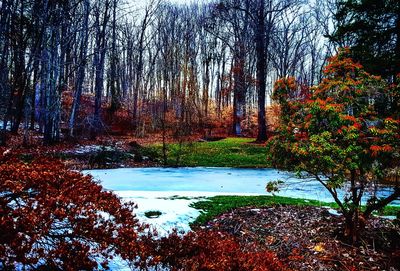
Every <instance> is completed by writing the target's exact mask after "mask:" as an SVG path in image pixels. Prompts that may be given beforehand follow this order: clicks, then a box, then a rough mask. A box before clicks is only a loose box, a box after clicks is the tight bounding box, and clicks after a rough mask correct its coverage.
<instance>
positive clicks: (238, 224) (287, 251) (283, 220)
mask: <svg viewBox="0 0 400 271" xmlns="http://www.w3.org/2000/svg"><path fill="white" fill-rule="evenodd" d="M396 223H397V224H396ZM341 225H343V220H342V218H341V217H340V216H337V215H333V214H331V213H330V212H328V211H327V209H326V208H319V207H313V206H272V207H263V208H252V207H243V208H238V209H234V210H232V211H230V212H227V213H224V214H222V215H220V216H218V217H216V218H214V219H212V220H211V221H209V222H208V223H206V224H205V225H204V226H202V227H203V228H212V229H214V230H215V229H217V230H220V231H226V232H229V233H231V234H233V235H235V236H236V237H238V238H239V240H240V241H241V242H242V243H249V242H257V243H258V245H259V246H260V247H262V248H268V249H270V250H272V251H274V252H275V253H277V255H278V257H279V258H280V259H282V260H283V261H284V262H285V263H286V264H287V265H288V266H289V267H290V268H291V269H292V270H310V271H311V270H321V271H325V270H326V271H328V270H337V271H339V270H340V271H343V270H392V271H394V270H400V225H399V223H398V221H397V222H394V221H390V220H387V219H380V218H374V219H372V220H371V221H369V223H368V224H367V226H366V230H365V232H364V234H363V239H362V240H363V242H362V243H361V244H360V245H359V246H349V245H347V244H345V243H344V242H342V241H341V240H340V238H339V236H340V231H338V228H340V226H341Z"/></svg>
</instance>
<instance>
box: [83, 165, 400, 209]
mask: <svg viewBox="0 0 400 271" xmlns="http://www.w3.org/2000/svg"><path fill="white" fill-rule="evenodd" d="M85 172H86V173H90V174H91V175H93V176H94V178H95V179H98V180H100V181H101V183H102V185H103V186H104V187H105V188H106V189H110V190H113V191H116V192H117V193H121V194H123V195H124V197H127V196H129V193H130V192H131V191H152V192H154V193H155V194H157V193H156V192H161V191H162V192H171V193H172V194H173V195H181V194H182V193H184V194H188V193H189V194H190V192H196V193H195V194H196V196H201V195H204V196H206V195H208V194H209V193H217V194H224V195H225V194H241V195H242V194H257V195H267V194H268V193H267V192H266V191H265V186H266V184H267V183H268V182H269V181H276V180H281V181H285V185H284V186H283V187H282V188H281V191H280V192H279V193H278V195H280V196H287V197H296V198H307V199H316V200H320V201H326V202H330V201H333V200H332V197H331V196H330V194H329V193H328V192H327V191H325V189H324V187H323V186H322V185H321V184H320V183H319V182H317V181H315V180H313V179H299V178H296V177H295V176H294V175H293V174H291V173H288V172H284V171H278V170H275V169H238V168H209V167H208V168H202V167H196V168H120V169H106V170H87V171H85ZM390 191H391V189H390V188H388V187H382V188H380V191H379V194H378V196H386V195H388V193H390ZM206 192H209V193H206ZM135 193H136V192H135ZM395 204H399V201H397V202H396V203H395Z"/></svg>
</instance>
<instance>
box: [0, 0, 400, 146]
mask: <svg viewBox="0 0 400 271" xmlns="http://www.w3.org/2000/svg"><path fill="white" fill-rule="evenodd" d="M340 2H343V1H339V0H337V1H336V0H325V1H322V2H321V1H319V2H318V3H314V2H313V1H306V0H223V1H210V2H204V3H197V4H187V5H186V4H185V5H183V4H171V3H169V2H164V1H161V0H150V1H148V2H147V3H146V5H145V6H144V7H141V8H137V7H135V5H132V4H130V2H128V1H124V0H100V1H93V0H72V1H64V0H45V1H35V0H3V1H1V2H0V3H1V6H0V37H1V38H0V95H1V98H2V99H1V102H0V118H1V120H2V123H1V124H2V127H1V131H2V132H1V143H2V144H5V143H6V138H7V136H6V135H7V134H8V133H9V132H10V133H14V134H15V133H18V132H21V131H22V133H23V134H24V141H25V142H27V141H28V134H29V131H30V130H36V131H39V132H41V133H42V134H43V142H44V143H45V144H52V143H54V142H57V141H59V140H60V139H61V138H63V137H72V138H73V137H76V136H78V135H79V134H80V133H81V130H82V129H85V130H86V131H87V132H88V133H89V135H90V137H91V138H96V136H97V135H99V134H100V133H102V132H104V130H106V129H107V125H108V124H107V123H106V122H105V119H107V118H108V119H113V118H114V119H115V118H117V117H115V114H116V113H117V112H121V111H124V112H125V116H126V117H127V119H129V123H128V124H129V125H128V126H129V129H131V131H132V132H135V133H136V135H139V136H143V135H145V134H146V133H148V132H150V131H156V130H157V129H163V130H165V129H166V127H167V126H168V125H169V127H171V126H172V127H175V129H176V131H177V132H179V133H181V134H188V133H190V132H191V131H193V127H197V128H198V129H206V128H208V127H213V121H214V122H215V121H218V120H222V119H224V118H223V116H224V115H227V114H229V115H228V122H229V125H228V126H227V127H229V128H228V129H227V130H228V132H230V133H231V134H234V135H242V134H243V133H244V132H246V131H245V130H244V129H245V126H246V125H245V123H246V120H247V121H248V120H250V117H252V116H254V118H256V119H257V125H256V127H253V128H252V129H254V130H257V139H258V140H259V141H263V140H265V139H266V138H267V127H268V120H267V117H266V106H267V105H268V104H269V101H270V98H269V97H270V95H271V93H272V86H273V82H274V81H275V80H276V79H277V78H280V77H287V76H294V77H296V78H297V80H298V81H299V82H300V83H301V84H302V85H304V86H311V85H313V84H316V83H318V82H320V81H321V79H322V72H321V69H322V67H323V66H324V64H325V62H326V59H327V57H328V56H330V55H332V54H334V51H335V46H336V45H338V44H343V43H345V42H344V41H343V40H344V38H340V37H344V36H345V34H341V36H340V35H339V36H340V37H338V36H335V37H333V36H332V35H331V34H332V33H337V31H336V32H335V29H339V28H338V26H339V23H340V22H341V21H343V20H344V19H343V18H342V19H339V17H338V16H339V15H340V16H342V17H343V16H344V15H343V14H339V13H338V12H339V11H341V9H340V8H341V6H340ZM350 2H351V1H350ZM342 13H343V12H342ZM338 14H339V15H338ZM335 16H336V17H335ZM340 20H341V21H340ZM329 37H331V38H329ZM347 40H348V39H347ZM347 43H349V42H348V41H347ZM396 48H397V47H396ZM86 100H89V102H86V103H85V102H83V101H86ZM118 116H119V115H118ZM224 120H225V119H224ZM171 122H172V125H171Z"/></svg>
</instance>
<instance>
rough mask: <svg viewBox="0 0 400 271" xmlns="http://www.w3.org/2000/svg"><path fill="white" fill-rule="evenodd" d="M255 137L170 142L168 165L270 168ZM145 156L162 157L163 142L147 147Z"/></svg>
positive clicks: (264, 153) (262, 147) (263, 149)
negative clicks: (181, 142)
mask: <svg viewBox="0 0 400 271" xmlns="http://www.w3.org/2000/svg"><path fill="white" fill-rule="evenodd" d="M251 142H254V139H252V138H226V139H223V140H219V141H213V142H189V143H183V144H182V145H181V146H179V144H177V143H174V144H168V145H167V165H169V166H187V167H196V166H203V167H236V168H260V167H268V166H269V165H268V163H267V161H266V149H265V147H264V146H263V145H259V144H252V143H251ZM144 152H145V154H144V155H149V156H153V157H154V156H156V158H158V159H159V160H162V144H153V145H150V146H147V147H145V150H144Z"/></svg>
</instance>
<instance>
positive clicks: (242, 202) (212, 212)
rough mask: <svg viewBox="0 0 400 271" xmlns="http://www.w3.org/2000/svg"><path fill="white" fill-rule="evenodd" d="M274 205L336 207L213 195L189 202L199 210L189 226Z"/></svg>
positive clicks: (275, 198) (399, 209)
mask: <svg viewBox="0 0 400 271" xmlns="http://www.w3.org/2000/svg"><path fill="white" fill-rule="evenodd" d="M274 205H297V206H318V207H321V206H327V207H331V208H335V209H337V208H338V206H337V205H336V204H335V203H327V202H321V201H317V200H307V199H296V198H287V197H280V196H215V197H211V198H208V199H207V200H204V201H198V202H194V203H192V204H191V207H193V208H195V209H198V210H200V216H198V217H197V219H196V220H195V221H194V222H193V223H192V224H191V226H196V225H202V224H205V223H206V222H207V221H210V220H211V219H213V218H214V217H216V216H218V215H220V214H222V213H226V212H229V211H231V210H233V209H236V208H240V207H266V206H274ZM399 212H400V207H397V206H388V207H386V208H385V210H384V211H383V212H382V215H396V214H397V215H398V213H399Z"/></svg>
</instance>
